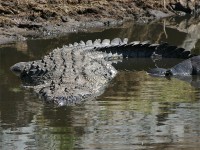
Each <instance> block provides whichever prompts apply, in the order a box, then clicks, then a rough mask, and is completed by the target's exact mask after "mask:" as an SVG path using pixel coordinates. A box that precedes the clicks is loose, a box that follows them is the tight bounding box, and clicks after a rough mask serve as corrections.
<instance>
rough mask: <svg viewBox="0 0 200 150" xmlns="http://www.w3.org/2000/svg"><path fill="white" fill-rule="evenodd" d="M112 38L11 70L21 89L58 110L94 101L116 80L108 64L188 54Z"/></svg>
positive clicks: (72, 47)
mask: <svg viewBox="0 0 200 150" xmlns="http://www.w3.org/2000/svg"><path fill="white" fill-rule="evenodd" d="M127 41H128V40H127V39H124V40H123V41H122V40H121V39H119V38H116V39H114V40H112V41H110V40H108V39H105V40H103V41H102V42H101V40H96V41H94V42H92V41H91V40H89V41H87V42H86V43H84V42H83V41H81V42H80V43H76V42H75V43H74V45H72V44H70V45H69V46H63V47H62V48H57V49H55V50H53V51H52V52H51V53H49V54H48V55H46V56H44V57H43V58H42V59H41V60H36V61H30V62H20V63H17V64H15V65H13V66H12V67H11V70H12V71H13V72H14V73H16V74H17V75H18V76H19V77H20V78H21V80H22V82H23V84H24V86H26V87H29V88H32V89H33V90H34V91H35V92H36V93H37V94H38V95H39V97H41V98H43V99H44V100H45V102H48V103H55V104H57V105H59V106H63V105H73V104H76V103H80V102H81V101H84V100H87V99H94V98H95V97H96V96H98V95H100V94H102V93H103V91H104V90H105V88H106V86H107V85H108V83H109V82H110V81H111V80H112V79H113V78H114V77H115V76H116V74H117V70H116V69H115V68H114V67H113V66H112V65H111V64H112V62H114V61H115V62H116V61H119V60H121V59H122V58H138V57H140V58H144V57H151V58H152V59H157V58H161V57H175V58H184V59H185V58H189V57H190V56H191V55H190V52H188V51H185V50H184V49H181V48H177V47H175V46H169V45H168V44H166V43H164V44H160V45H159V44H149V42H142V43H141V42H137V41H135V42H132V43H129V44H127Z"/></svg>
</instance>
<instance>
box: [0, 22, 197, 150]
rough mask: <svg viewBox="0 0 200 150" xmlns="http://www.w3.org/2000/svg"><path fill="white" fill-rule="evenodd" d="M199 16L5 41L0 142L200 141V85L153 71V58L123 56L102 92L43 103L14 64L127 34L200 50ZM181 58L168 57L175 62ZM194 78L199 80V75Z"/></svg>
mask: <svg viewBox="0 0 200 150" xmlns="http://www.w3.org/2000/svg"><path fill="white" fill-rule="evenodd" d="M195 21H196V19H194V20H192V19H190V20H189V21H188V19H180V18H175V19H174V18H170V19H167V20H165V21H163V20H162V21H160V22H156V23H151V24H148V25H134V24H126V25H124V26H122V27H119V28H112V29H98V30H94V31H92V32H89V33H73V34H69V35H67V36H65V37H58V38H54V39H46V40H45V39H38V40H28V41H25V42H16V43H13V44H9V45H3V46H1V48H0V81H1V82H0V149H3V150H8V149H9V150H22V149H27V150H34V149H39V150H40V149H41V150H43V149H50V150H53V149H61V150H68V149H69V150H71V149H77V150H78V149H85V150H90V149H91V150H95V149H103V150H111V149H114V150H117V149H119V150H122V149H123V150H129V149H131V150H132V149H167V150H177V149H187V150H195V149H199V147H200V88H199V86H194V83H197V82H194V83H189V82H186V81H185V80H183V79H182V80H179V79H175V78H173V79H171V80H167V79H165V78H154V77H151V76H149V75H147V74H146V73H145V71H144V70H147V69H148V68H149V67H154V64H152V63H150V62H151V61H150V60H149V59H133V60H124V61H123V62H121V63H120V64H118V65H115V66H116V68H117V69H118V70H119V74H118V75H117V77H116V78H115V79H114V80H113V81H112V82H111V83H110V85H109V87H108V88H107V89H106V90H105V92H104V94H103V95H101V96H99V97H98V98H97V99H95V100H92V101H86V102H84V103H83V104H80V105H77V106H67V107H60V108H56V107H53V106H49V105H46V104H44V103H43V102H42V101H41V100H40V99H38V98H37V97H36V96H35V95H34V94H33V93H31V91H27V90H24V89H23V88H22V87H21V82H20V80H19V79H18V78H17V77H16V76H15V75H13V74H12V73H11V72H10V70H9V67H10V66H11V65H13V64H14V63H16V62H20V61H28V60H34V59H39V58H41V57H42V56H44V55H45V54H47V53H48V52H50V51H51V50H52V49H54V48H55V47H61V46H62V45H63V44H68V43H71V42H74V41H80V40H87V39H93V40H94V39H96V38H101V39H103V38H110V39H112V38H114V37H121V38H124V37H128V38H129V39H130V41H133V40H149V39H150V40H151V41H153V42H161V41H164V42H165V41H166V42H169V43H170V44H174V45H179V46H181V47H184V48H193V50H192V51H193V52H194V53H196V54H199V52H200V40H199V38H200V37H199V35H200V32H199V28H200V25H199V24H198V22H195ZM179 61H180V60H176V59H174V60H167V59H166V60H163V61H162V63H160V64H159V65H160V66H164V67H169V66H173V65H174V64H176V63H178V62H179ZM195 81H196V80H195Z"/></svg>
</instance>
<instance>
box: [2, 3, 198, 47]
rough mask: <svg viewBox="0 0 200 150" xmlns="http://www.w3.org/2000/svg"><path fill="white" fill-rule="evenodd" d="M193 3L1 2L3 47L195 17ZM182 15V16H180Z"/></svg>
mask: <svg viewBox="0 0 200 150" xmlns="http://www.w3.org/2000/svg"><path fill="white" fill-rule="evenodd" d="M197 6H198V5H197V2H195V1H193V0H190V1H186V0H185V1H184V0H181V1H180V2H178V3H177V2H175V1H174V0H163V1H161V0H148V1H146V0H140V1H137V0H134V1H133V0H48V1H47V0H10V1H7V0H1V1H0V44H3V43H8V42H12V41H16V40H26V39H27V38H29V37H31V38H38V37H52V36H56V35H60V34H66V33H69V32H76V31H78V30H90V28H91V27H105V26H108V27H110V26H114V25H120V24H122V23H123V22H125V21H127V20H134V21H136V22H139V23H147V22H149V21H152V20H155V19H159V18H163V17H167V16H172V15H177V12H179V13H178V14H181V15H183V14H186V13H189V14H191V13H193V11H194V10H195V9H196V8H197ZM180 12H181V13H180Z"/></svg>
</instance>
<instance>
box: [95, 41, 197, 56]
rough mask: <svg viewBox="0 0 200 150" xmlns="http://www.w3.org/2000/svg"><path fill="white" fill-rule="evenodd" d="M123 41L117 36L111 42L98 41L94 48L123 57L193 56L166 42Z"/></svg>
mask: <svg viewBox="0 0 200 150" xmlns="http://www.w3.org/2000/svg"><path fill="white" fill-rule="evenodd" d="M123 41H126V42H123ZM123 41H122V40H121V39H119V38H116V39H114V40H112V41H111V42H110V40H108V39H105V40H103V41H102V43H101V42H99V43H98V48H97V49H96V50H97V51H102V52H106V53H108V54H111V53H112V54H118V55H122V56H123V58H149V57H152V56H153V57H154V56H160V57H163V58H181V59H187V58H190V57H192V56H194V55H192V54H191V52H190V51H187V50H185V49H183V48H180V47H177V46H172V45H169V44H168V43H162V44H151V43H150V42H149V41H144V42H140V41H133V42H131V43H129V44H127V40H126V39H124V40H123ZM95 45H97V44H95Z"/></svg>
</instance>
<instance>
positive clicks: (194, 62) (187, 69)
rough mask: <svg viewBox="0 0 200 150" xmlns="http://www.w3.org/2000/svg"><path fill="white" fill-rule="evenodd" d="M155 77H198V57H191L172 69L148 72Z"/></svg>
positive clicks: (199, 63) (199, 69)
mask: <svg viewBox="0 0 200 150" xmlns="http://www.w3.org/2000/svg"><path fill="white" fill-rule="evenodd" d="M148 73H149V74H151V75H155V76H191V75H200V55H199V56H194V57H191V58H189V59H187V60H184V61H183V62H181V63H179V64H177V65H175V66H174V67H172V68H169V69H164V68H154V69H151V70H150V71H149V72H148Z"/></svg>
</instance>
